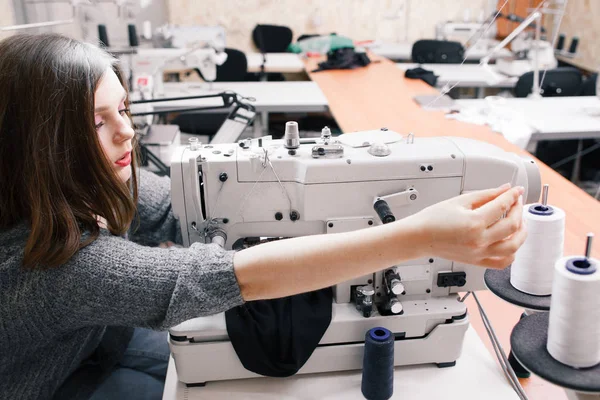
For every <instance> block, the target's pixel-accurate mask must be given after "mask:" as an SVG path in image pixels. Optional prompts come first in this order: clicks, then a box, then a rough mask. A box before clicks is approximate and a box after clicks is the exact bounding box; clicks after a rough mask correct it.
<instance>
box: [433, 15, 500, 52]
mask: <svg viewBox="0 0 600 400" xmlns="http://www.w3.org/2000/svg"><path fill="white" fill-rule="evenodd" d="M485 28H487V29H485ZM496 33H497V28H496V24H492V25H490V26H487V25H486V24H485V23H482V22H460V21H458V22H457V21H443V22H439V23H437V24H436V26H435V38H436V39H438V40H451V41H456V42H459V43H461V44H462V45H463V46H466V47H467V48H468V49H469V51H470V52H482V53H483V54H485V53H487V52H488V50H489V49H490V48H491V46H492V44H493V42H494V38H495V37H496Z"/></svg>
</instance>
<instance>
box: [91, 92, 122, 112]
mask: <svg viewBox="0 0 600 400" xmlns="http://www.w3.org/2000/svg"><path fill="white" fill-rule="evenodd" d="M126 98H127V92H125V91H123V96H122V97H121V101H120V102H119V103H122V102H123V101H125V99H126ZM109 108H110V106H100V107H96V108H95V109H94V112H95V113H101V112H103V111H106V110H108V109H109Z"/></svg>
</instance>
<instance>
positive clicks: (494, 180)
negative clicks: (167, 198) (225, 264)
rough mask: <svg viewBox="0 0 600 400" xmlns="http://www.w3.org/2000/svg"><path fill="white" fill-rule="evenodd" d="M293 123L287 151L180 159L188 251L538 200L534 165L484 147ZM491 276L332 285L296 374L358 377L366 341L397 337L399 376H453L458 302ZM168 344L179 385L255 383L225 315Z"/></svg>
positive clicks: (177, 207) (282, 145)
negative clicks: (499, 200) (407, 369)
mask: <svg viewBox="0 0 600 400" xmlns="http://www.w3.org/2000/svg"><path fill="white" fill-rule="evenodd" d="M294 124H295V123H288V125H287V130H286V135H285V136H284V139H282V140H272V139H271V137H263V138H259V139H247V140H245V141H243V142H241V143H239V144H218V145H202V146H198V145H193V144H192V145H190V146H187V147H181V148H180V149H178V151H177V152H176V154H175V155H174V157H173V160H172V164H171V177H172V204H173V209H174V212H175V213H176V214H177V215H178V217H179V218H180V222H181V227H182V234H183V241H184V244H185V245H186V246H189V245H190V244H191V243H194V242H205V243H218V244H220V245H222V246H223V247H224V248H227V249H232V248H233V249H239V248H244V247H247V246H251V245H253V244H256V243H259V242H260V240H261V239H262V240H276V239H280V238H289V237H294V236H303V235H316V234H329V233H336V232H345V231H352V230H357V229H365V228H366V229H368V228H369V227H371V226H375V225H378V224H382V223H387V222H391V221H393V220H399V219H402V218H404V217H406V216H409V215H411V214H414V213H417V212H418V211H420V210H422V209H423V208H425V207H427V206H430V205H432V204H435V203H438V202H440V201H443V200H445V199H448V198H451V197H455V196H458V195H459V194H461V193H466V192H469V191H473V190H479V189H485V188H491V187H496V186H499V185H501V184H503V183H505V182H511V183H512V184H514V185H522V186H524V187H525V194H524V201H526V202H534V201H537V199H538V198H539V194H540V189H541V182H540V175H539V171H538V168H537V165H536V164H535V162H534V161H533V160H531V159H525V158H521V157H520V156H518V155H515V154H513V153H508V152H505V151H503V150H501V149H499V148H497V147H495V146H492V145H489V144H486V143H483V142H478V141H474V140H469V139H463V138H450V137H437V138H414V136H412V135H409V136H408V137H402V136H401V135H399V134H398V133H396V132H392V131H387V130H385V129H382V130H380V131H365V132H355V133H350V134H344V135H341V136H339V137H337V138H332V137H331V135H330V133H329V130H328V129H327V128H325V129H323V133H322V136H321V138H320V139H299V138H298V137H297V135H295V134H294V130H295V131H296V132H297V125H294ZM439 217H440V219H441V218H444V216H443V215H440V216H439ZM484 272H485V270H484V269H483V268H479V267H474V266H469V265H466V264H461V263H456V262H451V261H448V260H443V259H439V258H429V257H426V258H423V259H417V260H412V261H410V262H406V263H403V264H401V265H396V266H393V267H392V268H389V269H387V270H384V271H378V272H376V273H374V274H369V275H365V276H362V277H359V278H357V279H354V280H352V281H348V282H343V283H340V284H338V285H336V286H335V287H334V298H335V301H334V304H333V316H332V320H331V323H330V325H329V328H328V330H327V332H326V333H325V335H324V336H323V338H322V339H321V342H320V344H319V346H318V347H317V348H316V349H315V351H314V353H313V354H312V356H311V358H310V359H309V360H308V362H307V363H306V364H305V365H304V366H303V367H302V369H300V371H299V373H301V374H302V373H316V372H326V371H341V370H351V369H361V368H362V357H363V348H364V335H365V332H366V331H367V330H369V329H370V328H373V327H376V326H383V327H386V328H387V329H389V330H390V331H392V332H394V334H395V335H396V339H397V340H396V342H395V359H394V363H395V365H412V364H421V363H437V364H438V366H440V367H444V366H452V365H454V363H455V361H456V359H457V358H458V357H459V356H460V353H461V348H462V343H463V337H464V333H465V331H466V329H467V327H468V324H469V320H468V316H467V309H466V306H465V304H464V303H463V302H460V301H459V296H458V294H457V293H458V292H459V291H461V292H464V291H471V290H481V289H484V288H485V286H484V283H483V274H484ZM169 345H170V348H171V352H172V355H173V358H174V361H175V365H176V368H177V375H178V378H179V380H181V381H182V382H184V383H187V384H203V383H205V382H207V381H215V380H227V379H239V378H250V377H257V376H258V375H256V374H254V373H252V372H250V371H248V370H246V369H245V368H244V367H243V366H242V364H241V363H240V361H239V359H238V357H237V354H236V353H235V350H234V349H233V346H232V345H231V342H229V339H228V335H227V330H226V323H225V317H224V314H218V315H214V316H210V317H203V318H196V319H193V320H189V321H186V322H184V323H183V324H180V325H178V326H176V327H174V328H172V329H171V330H170V336H169ZM208 360H210V361H208Z"/></svg>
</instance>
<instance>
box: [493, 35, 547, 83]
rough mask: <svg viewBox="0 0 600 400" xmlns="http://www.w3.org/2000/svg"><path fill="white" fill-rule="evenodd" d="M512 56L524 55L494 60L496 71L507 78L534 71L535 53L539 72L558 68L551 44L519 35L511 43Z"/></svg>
mask: <svg viewBox="0 0 600 400" xmlns="http://www.w3.org/2000/svg"><path fill="white" fill-rule="evenodd" d="M511 49H512V51H513V53H514V54H524V56H523V57H517V56H513V57H506V58H505V57H500V58H498V59H496V70H497V71H498V72H501V73H503V74H504V75H508V76H521V75H523V74H525V73H527V72H530V71H533V69H534V65H535V64H534V63H535V60H534V57H535V53H536V51H537V54H538V68H539V69H540V70H544V69H553V68H556V67H557V66H558V60H557V59H556V57H555V56H554V48H552V43H550V42H548V41H546V40H539V41H537V43H536V40H535V39H534V38H533V37H530V36H527V35H524V34H521V35H519V36H517V37H516V38H515V39H514V40H513V41H512V47H511Z"/></svg>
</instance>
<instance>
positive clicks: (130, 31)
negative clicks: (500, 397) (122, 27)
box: [127, 24, 140, 47]
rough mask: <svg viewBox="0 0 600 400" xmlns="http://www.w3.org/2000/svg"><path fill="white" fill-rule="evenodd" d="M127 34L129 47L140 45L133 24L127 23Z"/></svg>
mask: <svg viewBox="0 0 600 400" xmlns="http://www.w3.org/2000/svg"><path fill="white" fill-rule="evenodd" d="M127 36H128V38H129V46H130V47H137V46H139V45H140V43H139V42H138V36H137V32H136V29H135V25H134V24H129V25H127Z"/></svg>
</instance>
